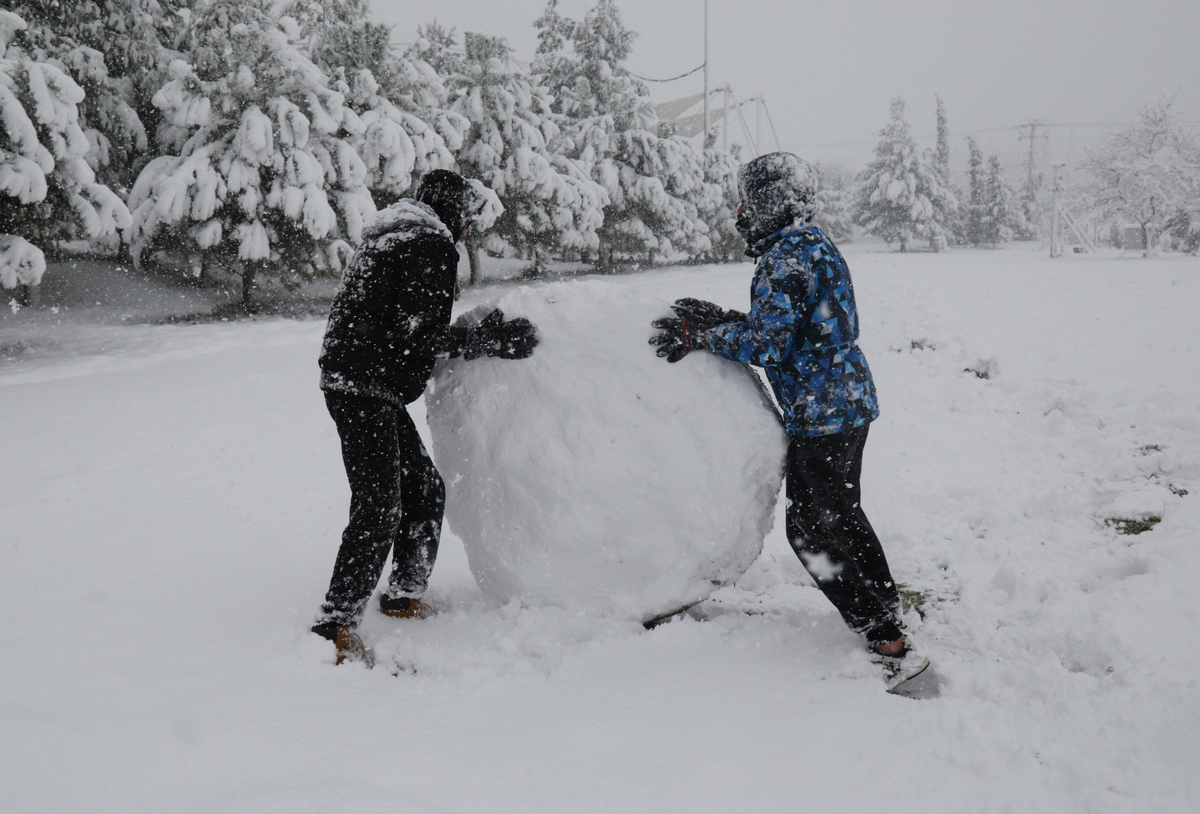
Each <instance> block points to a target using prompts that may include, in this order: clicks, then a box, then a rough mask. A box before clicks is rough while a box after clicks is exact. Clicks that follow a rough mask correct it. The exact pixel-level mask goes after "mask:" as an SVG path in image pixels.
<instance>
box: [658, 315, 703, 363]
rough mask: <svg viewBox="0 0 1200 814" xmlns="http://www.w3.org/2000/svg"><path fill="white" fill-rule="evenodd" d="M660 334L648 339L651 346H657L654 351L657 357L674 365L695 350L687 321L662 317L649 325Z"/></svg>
mask: <svg viewBox="0 0 1200 814" xmlns="http://www.w3.org/2000/svg"><path fill="white" fill-rule="evenodd" d="M650 324H651V325H653V326H654V327H655V328H658V329H659V330H660V331H661V332H662V333H658V334H655V335H654V336H652V337H650V344H651V345H658V350H656V351H654V352H655V353H656V354H657V355H658V357H659V358H660V359H661V358H662V357H664V356H665V357H667V361H668V362H671V363H672V364H674V363H675V362H678V361H679V360H680V359H682V358H683V357H685V356H687V355H688V353H690V352H691V351H692V350H694V349H695V339H694V334H693V333H692V329H691V327H690V326H689V325H688V323H687V320H684V319H675V318H673V317H662V318H660V319H656V320H654V321H653V322H651V323H650Z"/></svg>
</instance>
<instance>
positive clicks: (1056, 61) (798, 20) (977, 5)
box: [371, 0, 1200, 170]
mask: <svg viewBox="0 0 1200 814" xmlns="http://www.w3.org/2000/svg"><path fill="white" fill-rule="evenodd" d="M371 2H372V6H373V8H374V10H375V13H376V15H377V19H379V20H380V21H383V22H387V23H389V24H392V25H393V26H395V29H394V32H393V36H394V38H395V39H397V40H399V41H411V40H412V39H413V38H414V32H415V30H416V27H417V25H419V24H422V23H425V22H428V21H430V20H432V19H433V18H434V17H435V16H436V17H437V19H438V21H439V22H440V23H442V24H443V25H446V26H449V27H453V28H456V29H457V30H458V32H459V33H460V34H461V33H462V32H463V31H478V32H480V33H484V34H491V35H498V36H503V37H505V38H507V39H508V42H509V44H510V45H511V46H512V47H513V49H514V51H515V56H516V57H517V58H518V59H520V60H526V61H527V60H529V59H530V58H531V57H532V54H533V49H534V47H535V45H536V42H537V40H536V32H535V29H534V28H533V21H534V20H535V19H536V18H537V17H538V16H540V15H541V13H542V11H543V10H544V9H545V6H546V3H545V0H433V2H414V0H371ZM708 3H709V78H710V85H713V86H716V85H718V84H724V83H726V82H728V83H729V84H730V85H731V86H732V87H733V90H734V92H735V93H736V94H737V95H738V96H739V97H740V98H749V97H752V96H756V95H759V94H761V95H763V96H764V97H765V98H766V101H767V105H768V108H769V110H770V114H771V117H772V119H773V121H774V123H775V126H776V129H777V131H778V133H779V139H780V141H781V142H782V146H783V148H784V149H787V150H791V151H793V152H796V153H798V154H800V155H802V156H804V157H808V158H813V159H818V160H827V161H837V162H840V163H843V164H845V165H846V166H847V167H848V168H850V169H853V170H857V169H860V168H861V167H862V166H864V165H865V164H866V162H867V161H869V160H870V158H871V155H872V149H873V147H874V144H875V140H876V134H877V133H878V131H879V130H880V128H882V127H883V126H884V125H885V124H886V123H887V120H888V105H889V102H890V100H891V99H892V98H893V97H895V96H900V97H902V98H903V99H904V100H905V101H906V102H907V103H908V105H909V121H910V122H911V123H912V126H913V132H914V134H915V135H916V136H917V137H918V140H919V141H921V142H922V143H927V144H932V140H933V135H934V132H935V129H934V128H935V119H934V110H935V102H934V94H938V95H940V96H941V97H942V99H943V101H944V102H945V104H946V108H947V113H948V117H949V124H950V130H951V133H952V135H953V136H954V139H953V141H952V144H951V147H952V150H953V152H954V158H955V163H956V164H960V163H962V162H965V154H966V147H965V142H964V141H963V138H962V136H964V135H966V134H968V133H969V134H973V135H975V136H976V138H977V139H978V140H979V141H980V144H981V145H982V146H983V148H984V150H985V151H988V152H992V151H995V152H999V153H1001V155H1002V157H1004V159H1005V161H1006V163H1013V162H1017V161H1019V156H1020V155H1021V148H1022V146H1024V149H1025V150H1028V145H1029V142H1028V141H1025V142H1021V141H1020V140H1019V138H1018V136H1019V133H1020V131H1018V130H1016V129H1011V128H1015V127H1016V126H1018V125H1021V124H1022V123H1025V122H1028V121H1030V120H1034V119H1037V120H1041V121H1044V122H1047V123H1052V124H1054V125H1056V126H1054V127H1050V128H1048V129H1046V130H1044V131H1043V132H1046V133H1047V134H1048V138H1047V139H1046V140H1039V143H1038V150H1039V153H1040V154H1041V155H1042V156H1043V157H1044V159H1045V160H1047V161H1049V160H1064V159H1069V158H1072V157H1077V155H1078V153H1079V152H1080V148H1081V147H1082V145H1083V144H1085V143H1087V142H1088V141H1089V140H1092V139H1095V138H1096V137H1097V136H1098V135H1099V134H1100V133H1102V132H1104V128H1103V127H1099V126H1096V125H1104V124H1109V123H1117V124H1121V123H1127V122H1130V121H1132V120H1133V119H1134V118H1135V117H1136V115H1137V112H1138V110H1139V108H1141V107H1143V106H1145V105H1147V104H1151V103H1154V102H1156V101H1158V100H1159V99H1160V98H1162V97H1163V96H1167V97H1171V98H1173V99H1174V100H1175V108H1176V109H1177V110H1178V111H1179V112H1180V113H1182V114H1183V117H1184V118H1185V119H1186V120H1188V121H1190V122H1196V121H1198V120H1200V0H994V1H993V2H976V0H906V1H905V2H902V3H897V2H891V1H890V0H708ZM588 5H590V3H589V2H587V0H560V2H559V10H560V13H562V14H563V15H564V16H567V17H572V18H576V19H579V18H581V17H582V16H583V14H584V11H585V9H586V8H587V7H588ZM617 5H618V8H619V9H620V10H621V13H622V18H623V20H624V22H625V24H626V26H627V27H628V28H630V29H632V30H633V31H636V32H637V33H638V35H639V36H638V38H637V40H636V42H635V43H634V52H633V56H632V58H631V59H630V60H629V62H628V67H629V68H630V70H632V71H633V72H634V73H637V74H640V75H641V76H644V77H654V78H666V77H670V76H676V75H678V74H681V73H683V72H685V71H688V70H690V69H692V68H694V67H697V66H698V65H700V64H701V63H702V62H703V57H704V0H625V2H618V3H617ZM702 88H703V81H702V79H701V75H700V74H699V73H697V74H695V75H693V76H692V77H689V78H687V79H684V80H680V81H677V82H672V83H668V84H654V85H652V86H651V89H652V92H653V94H654V98H655V101H667V100H670V99H673V98H678V97H682V96H686V95H688V94H691V93H698V92H700V90H701V89H702ZM1067 125H1070V126H1067ZM1085 125H1086V126H1085ZM750 126H751V128H752V129H753V127H754V122H753V120H751V121H750ZM1109 129H1111V128H1109ZM765 132H766V130H765V124H764V133H765ZM765 146H766V148H767V149H771V148H773V147H774V142H773V141H771V140H767V141H766V145H765Z"/></svg>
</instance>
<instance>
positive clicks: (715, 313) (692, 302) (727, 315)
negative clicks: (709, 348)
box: [671, 297, 746, 333]
mask: <svg viewBox="0 0 1200 814" xmlns="http://www.w3.org/2000/svg"><path fill="white" fill-rule="evenodd" d="M671 310H672V311H674V312H675V313H676V314H678V315H679V318H680V319H682V320H686V321H687V324H688V329H689V330H691V331H693V332H695V333H703V332H705V331H711V330H712V329H713V328H715V327H717V326H718V325H724V324H725V323H726V322H742V321H744V320H745V319H746V315H745V314H743V313H742V312H741V311H729V310H726V309H724V308H722V307H721V306H719V305H717V304H716V303H715V302H708V301H707V300H697V299H695V298H693V297H683V298H681V299H678V300H675V304H674V305H673V306H671Z"/></svg>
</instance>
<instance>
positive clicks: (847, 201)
mask: <svg viewBox="0 0 1200 814" xmlns="http://www.w3.org/2000/svg"><path fill="white" fill-rule="evenodd" d="M816 170H817V195H816V211H815V213H814V214H813V222H814V223H816V224H817V226H820V227H821V228H822V229H823V230H824V231H825V233H826V234H827V235H829V236H830V237H831V238H833V239H834V240H836V241H839V242H843V241H848V240H850V239H851V238H852V237H853V236H854V218H853V215H852V214H851V210H850V207H851V203H852V200H853V194H852V192H851V186H850V183H849V182H850V181H851V180H853V176H852V175H851V174H850V172H849V170H845V169H843V168H841V167H837V166H834V165H832V164H821V163H818V164H817V165H816Z"/></svg>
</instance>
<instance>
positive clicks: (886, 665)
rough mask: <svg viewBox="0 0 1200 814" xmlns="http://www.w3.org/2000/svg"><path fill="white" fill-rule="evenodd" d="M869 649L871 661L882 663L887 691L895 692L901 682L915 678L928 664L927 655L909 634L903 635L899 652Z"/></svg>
mask: <svg viewBox="0 0 1200 814" xmlns="http://www.w3.org/2000/svg"><path fill="white" fill-rule="evenodd" d="M871 650H872V651H873V653H872V661H879V662H880V663H882V664H883V681H884V683H885V684H887V691H888V692H895V691H896V688H898V687H899V686H900V685H901V684H903V683H904V682H905V681H908V680H909V679H912V678H916V677H917V676H919V675H920V674H921V673H923V672H925V668H927V667H928V666H929V657H928V656H926V655H925V654H924V653H922V652H921V650H920V649H919V648H918V647H917V646H916V644H915V643H914V642H913V640H912V637H911V636H907V635H906V636H905V637H904V647H903V648H901V650H900V652H899V653H895V654H891V655H889V654H887V653H880V652H879V651H878V650H875V648H871Z"/></svg>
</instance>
